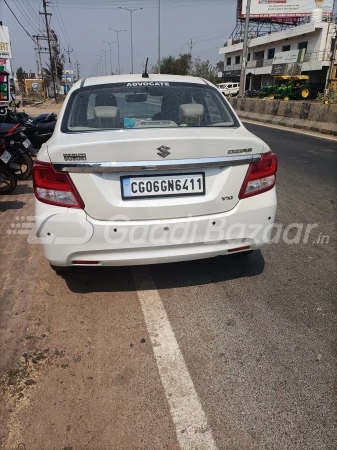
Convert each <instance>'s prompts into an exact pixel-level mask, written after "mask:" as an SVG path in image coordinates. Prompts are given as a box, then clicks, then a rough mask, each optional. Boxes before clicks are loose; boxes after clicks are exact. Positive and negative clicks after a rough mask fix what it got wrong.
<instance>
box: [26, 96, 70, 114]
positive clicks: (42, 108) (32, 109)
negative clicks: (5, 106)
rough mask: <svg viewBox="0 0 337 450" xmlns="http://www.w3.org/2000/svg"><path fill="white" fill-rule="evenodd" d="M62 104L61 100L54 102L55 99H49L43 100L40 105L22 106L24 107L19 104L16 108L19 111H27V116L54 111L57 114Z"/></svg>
mask: <svg viewBox="0 0 337 450" xmlns="http://www.w3.org/2000/svg"><path fill="white" fill-rule="evenodd" d="M62 105H63V101H61V102H60V103H55V100H52V99H49V100H45V101H44V102H43V103H42V104H41V105H37V106H24V107H22V106H21V107H20V108H19V109H18V111H20V112H23V111H24V112H25V113H27V114H28V115H29V116H32V117H34V116H38V115H40V114H45V113H50V112H54V113H56V114H57V115H58V114H59V113H60V111H61V108H62Z"/></svg>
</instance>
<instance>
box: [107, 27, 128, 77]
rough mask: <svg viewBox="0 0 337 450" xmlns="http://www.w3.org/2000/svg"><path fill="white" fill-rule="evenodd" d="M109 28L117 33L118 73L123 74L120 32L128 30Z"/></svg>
mask: <svg viewBox="0 0 337 450" xmlns="http://www.w3.org/2000/svg"><path fill="white" fill-rule="evenodd" d="M109 30H111V31H114V32H115V33H117V47H118V74H119V75H120V74H121V63H120V59H119V33H121V32H122V31H126V30H115V29H114V28H109Z"/></svg>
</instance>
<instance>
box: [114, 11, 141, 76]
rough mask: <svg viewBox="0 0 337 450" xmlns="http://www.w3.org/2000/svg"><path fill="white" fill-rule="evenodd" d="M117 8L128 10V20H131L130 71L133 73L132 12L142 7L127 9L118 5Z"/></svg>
mask: <svg viewBox="0 0 337 450" xmlns="http://www.w3.org/2000/svg"><path fill="white" fill-rule="evenodd" d="M119 9H125V10H126V11H129V13H130V20H131V73H133V37H132V13H133V12H134V11H140V10H141V9H143V8H133V9H129V8H122V7H121V6H120V7H119Z"/></svg>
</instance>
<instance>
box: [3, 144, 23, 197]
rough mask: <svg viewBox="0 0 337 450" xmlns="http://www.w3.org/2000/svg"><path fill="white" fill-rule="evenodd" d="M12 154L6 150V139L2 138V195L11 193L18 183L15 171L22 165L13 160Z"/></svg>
mask: <svg viewBox="0 0 337 450" xmlns="http://www.w3.org/2000/svg"><path fill="white" fill-rule="evenodd" d="M11 156H12V155H11V154H10V153H9V152H8V151H7V150H6V144H5V141H4V140H3V139H0V195H8V194H10V193H11V192H12V191H14V189H15V188H16V186H17V184H18V179H17V176H16V174H15V172H16V171H17V170H19V169H20V166H19V165H18V164H16V163H14V162H12V161H11Z"/></svg>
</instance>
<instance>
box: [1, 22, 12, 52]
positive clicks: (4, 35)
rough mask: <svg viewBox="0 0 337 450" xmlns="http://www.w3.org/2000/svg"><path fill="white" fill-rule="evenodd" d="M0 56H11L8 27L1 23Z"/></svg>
mask: <svg viewBox="0 0 337 450" xmlns="http://www.w3.org/2000/svg"><path fill="white" fill-rule="evenodd" d="M0 23H1V22H0ZM0 58H1V59H11V58H12V53H11V42H10V39H9V32H8V27H5V26H2V25H0Z"/></svg>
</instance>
